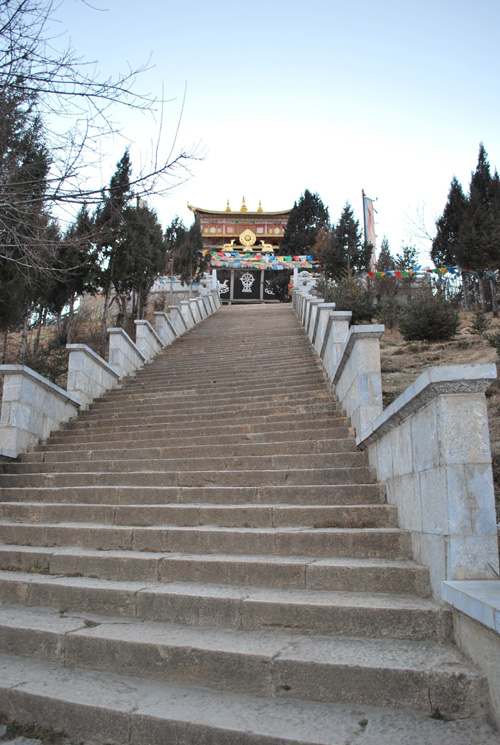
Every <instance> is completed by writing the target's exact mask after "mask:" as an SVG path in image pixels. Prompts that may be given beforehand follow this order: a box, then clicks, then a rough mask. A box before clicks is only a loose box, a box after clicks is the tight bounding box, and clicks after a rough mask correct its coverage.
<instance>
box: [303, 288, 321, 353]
mask: <svg viewBox="0 0 500 745" xmlns="http://www.w3.org/2000/svg"><path fill="white" fill-rule="evenodd" d="M324 303H325V301H324V300H322V299H321V298H317V297H315V298H312V299H311V301H310V308H309V317H308V320H307V326H306V327H305V330H306V334H307V336H308V337H309V341H310V342H311V343H312V341H313V336H314V329H315V327H316V318H317V315H318V310H319V307H320V306H321V305H324Z"/></svg>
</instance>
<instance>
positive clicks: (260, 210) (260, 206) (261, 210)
mask: <svg viewBox="0 0 500 745" xmlns="http://www.w3.org/2000/svg"><path fill="white" fill-rule="evenodd" d="M257 212H264V210H263V209H262V202H261V201H260V199H259V209H258V210H257Z"/></svg>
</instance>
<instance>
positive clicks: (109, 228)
mask: <svg viewBox="0 0 500 745" xmlns="http://www.w3.org/2000/svg"><path fill="white" fill-rule="evenodd" d="M131 172H132V164H131V162H130V156H129V152H128V150H126V151H125V153H124V154H123V157H122V159H121V160H120V161H119V162H118V163H117V164H116V171H115V173H114V174H113V176H112V177H111V180H110V182H109V187H108V188H107V189H105V190H103V202H102V205H100V206H99V207H98V208H97V210H96V214H95V226H96V242H97V248H98V250H99V261H100V266H101V271H100V278H99V281H100V285H101V289H102V291H103V294H104V307H103V313H102V318H101V348H100V353H101V356H103V357H104V355H105V351H106V328H107V321H108V313H109V306H110V298H111V289H112V286H113V276H114V273H115V264H117V263H118V262H119V257H118V251H119V247H120V240H121V237H122V232H123V220H124V218H123V213H124V210H125V207H126V205H127V203H128V202H129V200H130V199H131V197H132V194H131V191H130V174H131Z"/></svg>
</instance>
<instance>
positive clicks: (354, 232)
mask: <svg viewBox="0 0 500 745" xmlns="http://www.w3.org/2000/svg"><path fill="white" fill-rule="evenodd" d="M371 255H372V246H371V244H367V243H363V241H362V232H361V228H360V226H359V220H356V219H355V218H354V213H353V210H352V207H351V205H350V204H349V202H346V204H345V206H344V209H343V210H342V213H341V215H340V218H339V221H338V222H337V224H336V225H335V226H334V227H333V229H332V230H331V232H330V236H329V238H328V241H327V242H326V246H325V248H324V250H323V251H322V254H321V256H320V257H319V258H320V261H321V264H322V266H323V269H324V271H325V273H326V275H327V276H328V277H330V278H331V279H336V280H339V279H341V278H342V277H345V276H348V275H352V274H353V273H355V272H359V271H362V270H364V269H368V268H369V266H370V260H371Z"/></svg>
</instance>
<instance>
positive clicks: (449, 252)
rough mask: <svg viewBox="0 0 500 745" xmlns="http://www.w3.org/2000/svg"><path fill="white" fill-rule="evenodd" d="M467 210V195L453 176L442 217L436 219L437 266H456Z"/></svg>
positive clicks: (434, 247) (434, 256)
mask: <svg viewBox="0 0 500 745" xmlns="http://www.w3.org/2000/svg"><path fill="white" fill-rule="evenodd" d="M466 210H467V197H466V196H465V194H464V191H463V189H462V186H461V184H460V183H459V182H458V181H457V179H456V178H455V176H454V177H453V179H452V181H451V185H450V190H449V192H448V199H447V201H446V205H445V208H444V210H443V214H442V215H441V217H440V218H439V219H438V220H436V231H437V232H436V237H435V238H434V240H433V241H432V248H431V259H432V261H433V262H434V264H435V265H436V267H443V266H455V264H457V263H458V259H457V255H458V253H459V252H460V247H459V240H460V230H461V227H462V223H463V220H464V215H465V212H466Z"/></svg>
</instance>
